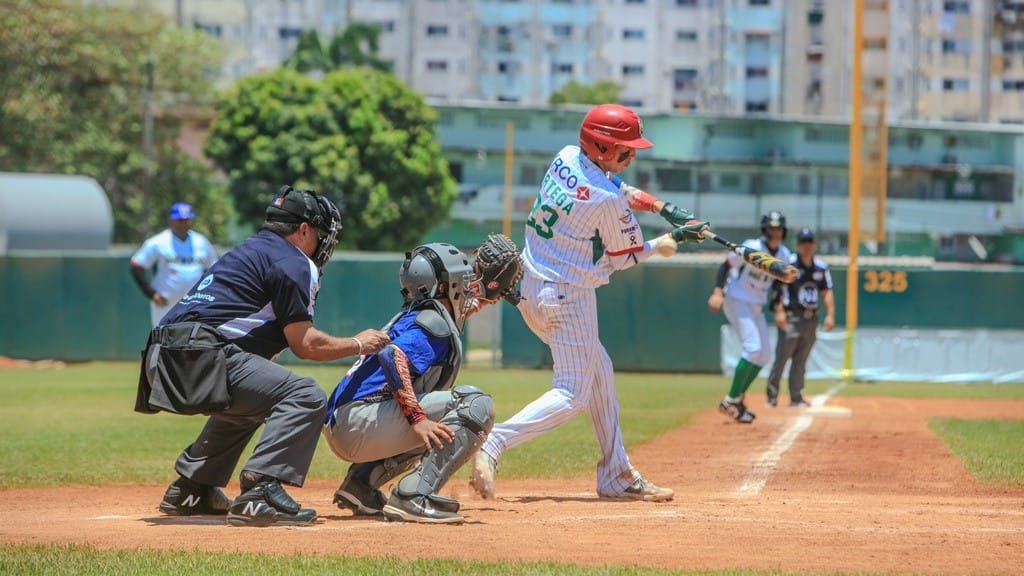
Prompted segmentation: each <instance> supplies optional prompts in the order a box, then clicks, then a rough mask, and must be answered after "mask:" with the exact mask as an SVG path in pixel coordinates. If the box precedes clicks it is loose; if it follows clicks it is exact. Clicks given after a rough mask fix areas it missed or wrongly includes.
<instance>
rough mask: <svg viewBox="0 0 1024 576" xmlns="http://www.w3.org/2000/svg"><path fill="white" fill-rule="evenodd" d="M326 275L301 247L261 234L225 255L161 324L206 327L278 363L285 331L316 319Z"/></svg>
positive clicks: (266, 231) (282, 239)
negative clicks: (315, 312)
mask: <svg viewBox="0 0 1024 576" xmlns="http://www.w3.org/2000/svg"><path fill="white" fill-rule="evenodd" d="M319 289H320V274H319V272H318V271H317V268H316V264H314V263H313V261H312V260H310V259H309V257H307V256H306V255H305V254H304V253H303V252H302V251H301V250H299V248H298V247H297V246H295V245H294V244H292V243H291V242H288V241H287V240H285V239H284V238H282V237H281V236H278V235H277V234H275V233H273V232H270V231H269V230H260V231H259V232H258V233H257V234H255V235H254V236H251V237H250V238H249V239H247V240H246V241H245V242H243V243H241V244H239V245H238V246H236V247H235V248H234V249H232V250H231V251H229V252H228V253H227V254H225V255H224V256H223V257H222V258H221V259H220V260H217V262H216V263H215V264H214V265H213V267H211V268H210V271H209V273H208V274H207V275H206V276H204V277H203V279H202V280H200V281H199V282H198V283H197V284H196V285H195V286H193V287H192V289H191V290H189V293H188V295H186V296H185V297H184V298H182V299H181V301H180V302H178V303H177V304H176V305H175V306H174V307H173V308H171V309H170V311H168V312H167V315H166V316H164V317H163V319H162V320H161V321H160V325H161V326H164V325H167V324H174V323H177V322H202V323H203V324H206V325H209V326H212V327H214V328H216V329H217V331H218V332H220V333H221V335H222V336H224V338H226V339H227V340H229V341H230V342H232V343H233V344H235V345H237V346H238V347H239V348H241V349H242V350H245V351H246V352H251V353H253V354H256V355H258V356H262V357H264V358H273V357H274V356H276V355H277V354H279V353H280V352H281V351H282V350H284V349H285V348H287V347H288V340H287V339H286V338H285V335H284V327H285V326H287V325H288V324H291V323H293V322H302V321H305V320H309V321H312V320H313V307H314V306H315V305H316V293H317V291H318V290H319Z"/></svg>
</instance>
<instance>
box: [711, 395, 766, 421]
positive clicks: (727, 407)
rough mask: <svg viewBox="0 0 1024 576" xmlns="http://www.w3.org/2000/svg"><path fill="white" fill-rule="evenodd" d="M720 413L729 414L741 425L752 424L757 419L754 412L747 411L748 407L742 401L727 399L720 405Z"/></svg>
mask: <svg viewBox="0 0 1024 576" xmlns="http://www.w3.org/2000/svg"><path fill="white" fill-rule="evenodd" d="M718 411H719V412H722V413H723V414H727V415H728V416H729V417H730V418H732V419H733V420H735V421H737V422H739V423H740V424H750V423H751V422H753V421H754V418H756V417H757V416H756V415H755V414H754V413H753V412H751V411H750V410H747V406H746V405H745V404H744V403H743V401H742V400H729V399H728V398H726V399H725V400H722V402H721V403H720V404H719V405H718Z"/></svg>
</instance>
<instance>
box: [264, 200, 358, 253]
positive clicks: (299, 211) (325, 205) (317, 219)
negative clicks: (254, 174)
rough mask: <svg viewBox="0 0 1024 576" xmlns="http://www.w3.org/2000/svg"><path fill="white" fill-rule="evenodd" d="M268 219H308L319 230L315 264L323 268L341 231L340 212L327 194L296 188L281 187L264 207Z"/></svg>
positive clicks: (280, 220)
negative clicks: (265, 207)
mask: <svg viewBox="0 0 1024 576" xmlns="http://www.w3.org/2000/svg"><path fill="white" fill-rule="evenodd" d="M266 220H267V222H289V223H301V222H308V223H309V225H310V226H312V227H314V228H316V229H317V230H318V231H319V234H318V236H319V241H318V242H317V245H316V251H315V252H314V253H313V262H314V263H316V267H317V268H319V269H321V270H323V267H324V266H325V265H326V264H327V262H329V261H330V259H331V255H332V254H334V247H335V245H337V244H338V232H340V231H341V228H342V226H341V212H339V211H338V207H337V206H335V205H334V202H331V201H330V200H329V199H328V198H327V197H326V196H323V195H322V194H318V193H316V192H315V191H313V190H296V189H295V188H292V187H291V186H282V187H281V190H280V191H278V193H277V196H275V197H274V199H273V200H272V201H271V202H270V205H269V206H267V216H266Z"/></svg>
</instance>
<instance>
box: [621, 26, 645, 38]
mask: <svg viewBox="0 0 1024 576" xmlns="http://www.w3.org/2000/svg"><path fill="white" fill-rule="evenodd" d="M622 39H623V40H643V39H644V29H643V28H623V29H622Z"/></svg>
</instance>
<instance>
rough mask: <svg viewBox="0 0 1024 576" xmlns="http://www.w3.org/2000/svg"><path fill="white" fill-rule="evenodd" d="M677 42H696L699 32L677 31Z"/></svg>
mask: <svg viewBox="0 0 1024 576" xmlns="http://www.w3.org/2000/svg"><path fill="white" fill-rule="evenodd" d="M676 41H677V42H696V41H697V31H696V30H676Z"/></svg>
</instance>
